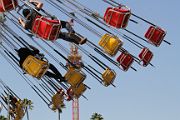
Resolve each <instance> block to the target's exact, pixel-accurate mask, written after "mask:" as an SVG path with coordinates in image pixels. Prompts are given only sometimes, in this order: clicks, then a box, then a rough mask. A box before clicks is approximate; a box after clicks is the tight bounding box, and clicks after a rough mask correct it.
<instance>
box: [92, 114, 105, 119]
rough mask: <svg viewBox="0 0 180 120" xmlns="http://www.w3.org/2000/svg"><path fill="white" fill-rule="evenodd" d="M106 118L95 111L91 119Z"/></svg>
mask: <svg viewBox="0 0 180 120" xmlns="http://www.w3.org/2000/svg"><path fill="white" fill-rule="evenodd" d="M103 119H104V118H103V117H102V115H101V114H98V113H93V115H92V116H91V120H103Z"/></svg>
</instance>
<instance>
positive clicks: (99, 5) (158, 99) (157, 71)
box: [0, 0, 180, 120]
mask: <svg viewBox="0 0 180 120" xmlns="http://www.w3.org/2000/svg"><path fill="white" fill-rule="evenodd" d="M116 1H118V2H123V4H126V5H127V6H129V7H130V8H131V9H132V12H133V13H135V14H137V15H139V16H142V17H143V18H146V19H148V20H150V21H152V22H153V23H155V24H157V25H159V26H161V27H162V28H164V29H166V30H167V36H166V37H165V39H166V40H167V41H170V42H171V43H172V45H171V46H169V45H167V44H165V43H162V44H161V46H160V47H158V48H156V47H154V46H151V45H148V44H146V43H144V42H141V41H140V40H138V39H137V40H138V41H139V42H141V43H143V44H144V45H146V46H147V47H149V48H150V49H151V50H152V51H153V52H154V58H153V60H152V63H153V64H154V65H155V66H156V67H155V68H153V67H151V66H148V67H147V68H143V67H140V66H138V65H137V64H134V65H133V66H134V67H135V68H137V70H138V71H137V72H135V71H133V70H129V71H128V72H123V71H121V70H119V69H117V68H116V67H114V66H112V68H113V69H114V70H115V71H116V72H117V78H116V80H115V82H114V84H115V85H116V86H117V87H116V88H114V87H112V86H110V87H108V88H106V87H104V86H102V85H100V84H99V83H98V82H97V81H96V80H94V78H92V77H91V76H88V78H87V80H86V81H85V83H86V84H87V85H88V86H90V87H91V90H87V91H86V93H85V96H86V97H88V101H87V100H85V99H83V98H80V119H81V120H88V119H90V117H91V115H92V113H94V112H98V113H100V114H102V115H103V117H104V119H105V120H113V119H118V120H119V119H121V120H179V119H180V94H179V93H180V88H179V86H180V81H179V80H180V77H179V75H178V74H180V72H179V68H180V64H179V61H180V56H179V53H178V51H179V50H180V42H179V39H178V38H179V37H178V36H179V26H180V23H179V21H180V14H178V10H179V9H178V7H179V6H178V5H179V4H180V1H178V0H173V1H162V0H159V1H157V0H151V1H149V0H138V1H137V0H136V1H135V0H134V1H132V0H127V1H120V0H116ZM79 2H81V3H82V4H84V5H86V6H89V8H91V9H93V10H95V11H98V12H99V13H100V14H101V15H103V13H104V12H105V9H106V8H107V7H108V5H107V4H105V3H103V2H102V1H100V0H79ZM44 8H45V9H46V10H48V11H49V12H50V13H52V14H55V15H56V16H57V17H58V18H59V19H64V20H66V19H69V18H68V17H66V16H65V15H64V14H62V13H59V12H58V11H57V10H56V9H55V8H52V6H50V5H48V4H47V3H44ZM139 22H140V23H139V24H138V25H135V24H134V23H129V26H128V29H129V30H132V31H135V32H136V33H138V34H140V35H143V34H144V32H145V30H146V28H147V24H145V23H144V22H141V21H139ZM8 24H9V25H11V24H10V23H8ZM11 27H13V26H11ZM75 30H76V31H78V32H79V33H81V34H83V35H84V36H87V37H88V38H89V39H90V40H92V41H93V42H94V43H96V44H97V43H98V40H99V38H98V37H96V36H95V35H93V34H92V33H90V32H88V31H87V30H86V29H84V28H83V27H81V26H80V25H79V24H77V23H75ZM97 30H98V29H97ZM21 35H22V36H23V37H24V35H23V34H21ZM60 42H62V41H60ZM62 44H64V45H67V44H66V43H64V42H62ZM124 47H125V48H126V49H127V50H128V51H130V52H132V53H133V54H137V53H138V52H139V51H140V50H139V49H138V48H136V47H134V46H133V45H132V44H129V43H128V42H127V41H126V40H124ZM92 52H93V51H92ZM96 55H97V54H96ZM97 56H98V55H97ZM0 57H1V61H0V65H1V69H0V77H1V79H3V80H4V81H5V82H6V83H7V84H8V85H9V86H10V87H11V88H12V89H13V90H14V91H15V92H17V94H18V95H19V96H20V97H28V98H29V99H32V100H33V101H34V106H35V107H34V110H33V111H31V112H30V118H31V119H32V120H36V119H43V120H52V119H54V120H55V119H57V113H54V112H52V111H51V110H49V109H48V108H47V106H46V105H45V104H44V103H43V102H42V100H41V99H40V98H39V97H38V96H37V95H36V94H35V93H34V91H33V90H32V89H31V88H30V87H28V85H27V84H26V83H25V82H24V81H23V80H22V78H21V77H20V76H19V75H18V74H17V72H16V71H14V70H13V68H12V67H11V66H10V65H9V64H8V63H7V62H6V61H5V60H4V59H3V58H2V56H0ZM98 57H99V58H100V59H102V58H101V57H100V56H98ZM83 60H84V61H86V62H87V63H90V64H93V63H91V61H89V58H87V57H86V56H84V55H83ZM102 60H103V59H102ZM54 64H56V63H55V62H54ZM59 69H60V71H61V68H60V67H59ZM63 72H64V71H63ZM71 104H72V103H71V102H69V103H67V102H66V109H64V110H63V113H62V115H61V117H62V120H63V119H64V120H71V119H72V110H71Z"/></svg>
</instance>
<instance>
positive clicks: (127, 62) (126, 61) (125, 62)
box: [117, 52, 134, 71]
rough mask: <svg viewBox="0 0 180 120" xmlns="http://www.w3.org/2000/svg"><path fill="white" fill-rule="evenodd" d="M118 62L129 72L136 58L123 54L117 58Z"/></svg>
mask: <svg viewBox="0 0 180 120" xmlns="http://www.w3.org/2000/svg"><path fill="white" fill-rule="evenodd" d="M117 62H118V63H119V65H120V68H121V69H122V70H123V71H127V70H128V69H129V68H130V67H131V65H132V63H133V62H134V58H133V57H132V55H130V54H129V53H127V52H122V53H121V55H120V56H119V57H118V58H117Z"/></svg>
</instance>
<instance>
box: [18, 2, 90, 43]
mask: <svg viewBox="0 0 180 120" xmlns="http://www.w3.org/2000/svg"><path fill="white" fill-rule="evenodd" d="M29 2H30V3H33V4H35V5H36V7H35V9H31V8H30V9H27V8H26V9H23V11H22V14H23V16H24V17H25V18H26V20H25V21H24V20H23V19H22V18H19V23H20V24H21V25H22V26H23V27H24V28H25V29H26V30H30V31H31V32H32V31H33V30H34V29H35V31H36V30H37V29H38V28H37V26H36V24H35V23H36V22H39V21H38V20H41V19H43V20H44V21H46V22H47V21H51V22H52V23H55V21H56V23H57V21H58V22H59V24H60V26H61V28H65V29H66V30H67V31H68V32H61V31H60V29H61V28H60V29H59V30H58V32H57V33H58V35H57V39H63V40H65V41H68V42H72V43H75V44H78V45H79V44H80V45H82V44H84V43H86V41H87V39H86V38H84V37H82V36H79V35H77V34H76V32H75V31H74V29H73V27H72V26H73V22H74V20H73V19H71V20H70V21H68V22H67V21H63V20H57V19H56V18H52V20H48V19H46V18H45V17H44V18H42V17H43V16H42V15H41V14H40V13H38V12H37V11H39V10H40V9H41V8H42V7H43V3H42V2H40V1H38V0H29ZM39 23H40V22H39ZM39 23H37V24H38V25H39ZM34 26H35V28H34ZM38 27H42V26H41V25H39V26H38ZM43 30H44V29H43ZM55 30H57V28H56V29H55ZM36 32H38V30H37V31H36ZM50 32H52V33H54V31H50ZM50 32H48V33H50ZM41 33H42V32H41ZM53 38H54V37H53ZM53 41H54V40H53Z"/></svg>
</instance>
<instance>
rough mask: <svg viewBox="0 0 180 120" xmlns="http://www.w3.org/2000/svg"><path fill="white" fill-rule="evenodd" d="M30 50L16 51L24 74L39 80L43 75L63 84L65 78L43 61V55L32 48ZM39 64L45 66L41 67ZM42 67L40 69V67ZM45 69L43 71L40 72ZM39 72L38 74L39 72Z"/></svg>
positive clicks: (21, 49)
mask: <svg viewBox="0 0 180 120" xmlns="http://www.w3.org/2000/svg"><path fill="white" fill-rule="evenodd" d="M30 48H31V49H32V50H31V49H29V48H25V47H23V48H20V49H19V50H16V51H17V53H18V56H19V57H20V61H19V64H20V67H21V68H22V69H23V70H25V72H26V73H28V74H30V75H32V76H33V77H36V78H38V79H40V78H41V77H42V76H43V75H45V76H48V77H50V78H54V79H55V80H58V81H60V82H65V81H66V80H65V78H64V77H63V76H62V75H61V73H60V72H59V71H58V70H57V68H56V67H55V66H54V65H53V64H51V63H48V62H46V61H44V60H43V59H44V55H43V54H41V53H39V50H38V49H37V48H35V47H33V46H30ZM41 64H45V65H44V66H42V65H41ZM41 66H42V67H41ZM41 69H45V70H41ZM39 71H40V72H39Z"/></svg>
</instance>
